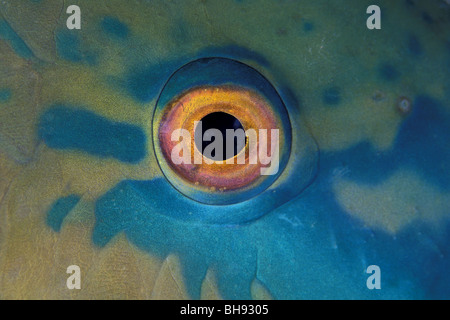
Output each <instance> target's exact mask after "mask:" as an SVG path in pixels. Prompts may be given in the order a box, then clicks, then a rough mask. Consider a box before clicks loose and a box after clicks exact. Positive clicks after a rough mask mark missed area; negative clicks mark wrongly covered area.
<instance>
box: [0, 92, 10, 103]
mask: <svg viewBox="0 0 450 320" xmlns="http://www.w3.org/2000/svg"><path fill="white" fill-rule="evenodd" d="M9 99H11V89H0V103H4V102H7V101H9Z"/></svg>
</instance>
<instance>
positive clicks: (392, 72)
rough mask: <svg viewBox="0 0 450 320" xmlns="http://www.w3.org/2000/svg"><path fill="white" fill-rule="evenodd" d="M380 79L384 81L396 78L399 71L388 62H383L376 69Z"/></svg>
mask: <svg viewBox="0 0 450 320" xmlns="http://www.w3.org/2000/svg"><path fill="white" fill-rule="evenodd" d="M378 72H379V74H380V76H381V78H382V79H384V80H386V81H394V80H397V79H398V77H399V76H400V74H399V72H398V71H397V69H395V67H394V66H393V65H391V64H389V63H383V64H382V65H381V66H380V68H379V70H378Z"/></svg>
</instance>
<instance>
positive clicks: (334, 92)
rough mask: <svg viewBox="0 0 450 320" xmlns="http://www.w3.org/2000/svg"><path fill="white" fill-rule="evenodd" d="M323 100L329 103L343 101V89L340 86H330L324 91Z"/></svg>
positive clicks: (336, 103) (334, 103) (333, 103)
mask: <svg viewBox="0 0 450 320" xmlns="http://www.w3.org/2000/svg"><path fill="white" fill-rule="evenodd" d="M322 100H323V102H324V103H325V104H328V105H338V104H339V103H341V90H340V89H339V88H338V87H330V88H327V89H325V90H324V91H323V93H322Z"/></svg>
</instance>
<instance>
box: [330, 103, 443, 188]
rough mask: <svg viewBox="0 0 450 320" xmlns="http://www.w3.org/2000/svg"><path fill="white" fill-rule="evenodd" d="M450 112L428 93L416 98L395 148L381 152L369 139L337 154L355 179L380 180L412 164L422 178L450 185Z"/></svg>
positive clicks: (350, 175) (396, 140)
mask: <svg viewBox="0 0 450 320" xmlns="http://www.w3.org/2000/svg"><path fill="white" fill-rule="evenodd" d="M448 141H450V115H449V114H448V113H445V112H444V111H442V107H441V106H440V105H439V103H438V102H437V101H436V100H434V99H432V98H430V97H428V96H419V97H417V98H416V99H415V101H414V103H413V106H412V111H411V114H409V115H407V116H406V118H405V119H404V120H403V123H402V124H401V125H400V128H399V131H398V134H397V137H396V139H395V143H394V146H393V148H392V149H391V150H389V151H386V152H383V153H380V152H377V151H376V150H375V149H374V148H373V147H372V145H371V144H370V143H369V142H363V143H360V144H359V145H357V146H354V147H352V148H350V149H348V150H345V151H342V152H336V153H335V154H334V157H335V158H336V159H339V161H340V162H342V164H343V165H345V166H348V167H349V168H351V172H350V173H349V177H350V178H351V179H353V180H355V181H360V182H364V183H370V184H377V183H381V182H382V181H383V180H385V179H387V178H388V177H389V176H390V175H391V174H392V173H393V172H394V171H395V170H397V169H399V168H404V167H406V168H408V167H409V168H412V169H414V171H415V172H418V173H419V174H421V175H422V178H423V179H425V180H427V181H429V182H430V183H433V184H434V185H436V186H438V187H440V188H441V189H443V190H449V189H450V148H448Z"/></svg>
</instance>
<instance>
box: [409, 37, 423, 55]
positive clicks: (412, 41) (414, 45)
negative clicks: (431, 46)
mask: <svg viewBox="0 0 450 320" xmlns="http://www.w3.org/2000/svg"><path fill="white" fill-rule="evenodd" d="M408 50H409V52H410V53H412V54H413V55H415V56H419V55H421V54H422V53H423V47H422V44H421V43H420V41H419V39H418V38H417V36H415V35H410V36H409V37H408Z"/></svg>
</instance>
